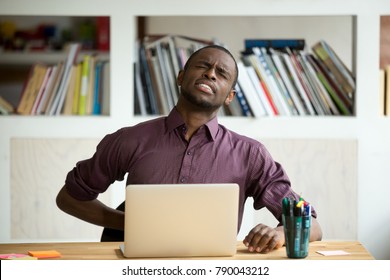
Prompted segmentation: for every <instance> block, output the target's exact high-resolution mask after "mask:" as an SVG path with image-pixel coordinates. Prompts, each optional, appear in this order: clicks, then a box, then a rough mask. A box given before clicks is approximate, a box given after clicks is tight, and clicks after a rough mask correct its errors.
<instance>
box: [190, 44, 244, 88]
mask: <svg viewBox="0 0 390 280" xmlns="http://www.w3.org/2000/svg"><path fill="white" fill-rule="evenodd" d="M209 48H212V49H218V50H221V51H223V52H225V53H227V54H228V55H229V56H230V57H231V58H232V59H233V61H234V66H235V70H236V73H235V76H234V80H233V85H232V89H234V88H235V86H236V83H237V79H238V66H237V62H236V59H235V58H234V56H233V55H232V53H231V52H230V51H229V50H228V49H226V48H225V47H223V46H221V45H207V46H205V47H202V48H200V49H197V50H196V51H195V52H193V53H192V54H191V56H190V57H189V58H188V60H187V62H186V64H185V65H184V71H186V70H187V68H188V65H189V64H190V63H189V62H190V61H191V59H192V58H193V57H194V56H196V55H197V54H198V53H199V52H200V51H202V50H204V49H209Z"/></svg>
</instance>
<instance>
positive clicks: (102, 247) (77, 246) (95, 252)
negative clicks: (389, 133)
mask: <svg viewBox="0 0 390 280" xmlns="http://www.w3.org/2000/svg"><path fill="white" fill-rule="evenodd" d="M120 244H121V242H80V243H79V242H72V243H23V244H19V243H10V244H0V254H10V253H20V254H27V252H28V251H35V250H37V251H41V250H57V251H58V252H60V253H61V255H62V257H61V258H56V259H61V260H118V259H124V257H123V255H122V252H121V250H120V249H119V245H120ZM318 250H320V251H324V250H332V251H333V250H343V251H346V252H348V253H350V255H344V256H322V255H320V254H318V253H316V251H318ZM174 259H183V258H174ZM191 259H218V260H224V259H226V260H286V259H288V258H287V256H286V248H285V247H282V248H280V249H278V250H275V251H273V252H270V253H268V254H258V253H250V252H248V250H247V248H246V247H245V246H244V245H243V244H242V242H241V241H238V242H237V254H236V255H234V256H232V257H216V258H210V257H207V258H201V257H197V258H191ZM305 259H309V260H372V259H374V258H373V257H372V255H371V254H370V253H369V252H368V251H367V250H366V249H365V248H364V247H363V245H362V244H361V243H360V242H358V241H316V242H311V243H310V247H309V255H308V257H307V258H305Z"/></svg>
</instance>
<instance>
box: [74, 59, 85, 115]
mask: <svg viewBox="0 0 390 280" xmlns="http://www.w3.org/2000/svg"><path fill="white" fill-rule="evenodd" d="M82 67H83V64H82V62H78V63H77V66H76V80H75V83H74V94H73V104H72V115H78V114H79V101H80V88H81V70H82Z"/></svg>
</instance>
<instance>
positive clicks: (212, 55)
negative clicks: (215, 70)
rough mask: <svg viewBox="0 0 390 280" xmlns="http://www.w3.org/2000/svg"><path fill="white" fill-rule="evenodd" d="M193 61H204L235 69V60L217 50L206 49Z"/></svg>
mask: <svg viewBox="0 0 390 280" xmlns="http://www.w3.org/2000/svg"><path fill="white" fill-rule="evenodd" d="M193 61H204V62H208V63H217V64H219V65H220V66H224V67H233V68H234V60H233V58H232V57H231V56H230V55H229V54H228V53H226V52H224V51H223V50H220V49H217V48H205V49H202V50H201V51H199V52H198V53H197V54H196V55H195V57H193Z"/></svg>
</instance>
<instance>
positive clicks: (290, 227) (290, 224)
mask: <svg viewBox="0 0 390 280" xmlns="http://www.w3.org/2000/svg"><path fill="white" fill-rule="evenodd" d="M282 219H283V225H284V237H285V243H286V253H287V257H289V258H293V259H302V258H306V257H307V255H308V253H309V241H310V228H311V216H310V215H308V216H286V215H284V214H283V216H282Z"/></svg>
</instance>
